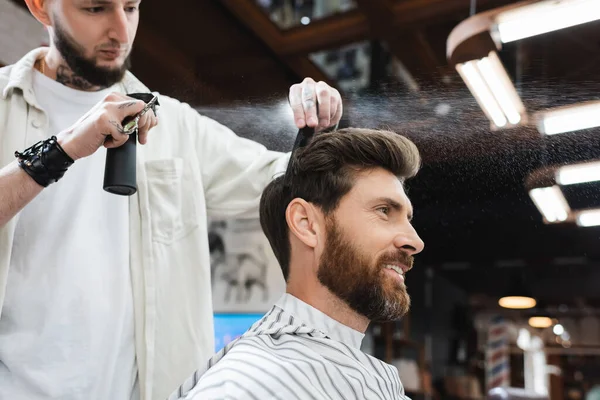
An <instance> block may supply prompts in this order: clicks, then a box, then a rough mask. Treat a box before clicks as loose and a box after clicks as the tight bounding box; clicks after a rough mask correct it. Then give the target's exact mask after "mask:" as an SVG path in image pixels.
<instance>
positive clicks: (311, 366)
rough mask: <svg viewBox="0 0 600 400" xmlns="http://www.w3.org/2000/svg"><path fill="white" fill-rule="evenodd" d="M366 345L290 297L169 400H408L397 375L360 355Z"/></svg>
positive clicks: (357, 334) (359, 337) (359, 336)
mask: <svg viewBox="0 0 600 400" xmlns="http://www.w3.org/2000/svg"><path fill="white" fill-rule="evenodd" d="M363 337H364V335H363V334H362V333H360V332H358V331H355V330H353V329H352V328H350V327H348V326H346V325H343V324H341V323H339V322H338V321H336V320H334V319H333V318H331V317H329V316H327V315H326V314H324V313H322V312H321V311H319V310H317V309H316V308H314V307H312V306H310V305H309V304H306V303H305V302H303V301H301V300H299V299H298V298H296V297H294V296H292V295H290V294H287V293H286V294H284V295H283V296H282V297H281V299H280V300H279V301H278V302H277V303H276V304H275V306H274V307H273V308H272V309H271V311H269V312H268V313H267V314H266V315H265V316H264V317H263V318H262V319H261V320H260V321H258V322H257V323H255V324H254V325H253V326H252V327H251V328H250V329H249V330H248V331H247V332H246V333H245V334H244V335H243V336H242V337H241V338H239V339H237V340H235V341H234V342H232V343H230V344H229V345H227V346H226V347H225V348H224V349H223V350H222V351H220V352H219V353H217V354H216V355H215V356H214V357H213V358H212V359H211V360H210V361H209V362H208V365H207V366H206V368H204V369H203V370H200V371H197V372H196V373H195V374H193V375H192V376H191V377H190V379H188V380H187V381H186V382H185V383H184V384H183V385H182V386H181V387H180V388H179V389H178V390H177V391H175V392H174V393H173V394H172V395H171V397H170V398H169V400H176V399H185V400H217V399H230V400H237V399H240V400H241V399H261V400H262V399H265V400H267V399H268V400H276V399H280V400H292V399H295V400H309V399H329V400H384V399H385V400H393V399H397V400H408V397H406V396H405V394H404V388H403V387H402V384H401V383H400V378H399V374H398V370H397V369H396V367H394V366H392V365H389V364H386V363H384V362H383V361H381V360H379V359H376V358H374V357H371V356H370V355H368V354H365V353H363V352H362V351H360V345H361V341H362V339H363Z"/></svg>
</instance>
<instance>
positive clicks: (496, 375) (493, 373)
mask: <svg viewBox="0 0 600 400" xmlns="http://www.w3.org/2000/svg"><path fill="white" fill-rule="evenodd" d="M509 357H510V349H509V337H508V323H507V322H506V320H505V319H504V318H503V317H502V316H496V317H493V318H492V319H491V321H490V325H489V328H488V335H487V348H486V354H485V358H486V359H485V361H486V362H485V365H486V388H487V389H488V390H489V389H492V388H495V387H503V386H510V359H509Z"/></svg>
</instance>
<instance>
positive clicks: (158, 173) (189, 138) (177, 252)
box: [0, 48, 289, 400]
mask: <svg viewBox="0 0 600 400" xmlns="http://www.w3.org/2000/svg"><path fill="white" fill-rule="evenodd" d="M46 51H47V48H40V49H35V50H32V51H31V52H30V53H29V54H27V55H26V56H25V57H23V58H22V59H21V60H20V61H19V62H17V63H16V64H15V65H12V66H8V67H4V68H0V168H2V167H4V166H5V165H7V164H9V163H11V162H13V161H14V159H15V157H14V152H15V150H19V151H21V150H23V149H25V148H27V147H29V146H30V145H32V144H33V143H35V142H36V141H37V140H34V138H36V137H48V136H50V135H51V132H50V131H49V124H48V117H49V116H48V114H47V113H46V111H45V110H44V108H43V107H42V106H41V105H40V104H39V101H38V99H37V96H36V93H35V92H34V89H33V65H34V63H35V60H36V59H37V58H40V57H42V55H43V54H44V53H45V52H46ZM117 87H118V92H119V93H133V92H149V91H150V90H149V89H148V88H147V87H146V86H144V85H143V84H142V83H141V82H140V81H139V80H138V79H137V78H135V76H133V74H131V73H127V74H126V76H125V78H124V79H123V81H122V82H120V84H118V85H117ZM157 94H158V93H157ZM158 95H159V102H160V108H159V110H158V115H159V120H160V123H159V124H158V126H157V127H155V128H154V129H152V131H151V132H150V136H149V138H148V144H146V145H144V146H140V145H138V147H137V185H138V191H137V193H136V194H134V195H133V196H130V197H129V199H128V202H129V249H130V258H129V267H130V271H131V286H132V290H133V306H134V321H135V328H134V332H135V350H136V360H137V366H138V377H139V385H140V396H141V399H142V400H164V399H165V398H166V397H167V396H169V394H170V393H172V392H173V390H174V389H175V388H177V387H178V386H179V385H180V384H181V382H182V381H183V380H184V379H185V378H186V377H188V376H189V375H190V374H191V373H192V372H193V371H194V370H196V369H197V368H198V365H202V364H203V363H204V362H205V361H206V360H207V359H209V358H210V357H211V355H213V354H214V329H213V310H212V291H211V286H210V255H209V254H210V253H209V248H208V232H207V231H208V223H207V218H208V216H210V217H214V218H216V219H220V218H239V217H244V218H257V217H258V205H259V202H260V196H261V194H262V190H263V188H264V187H265V186H266V185H267V183H268V182H269V181H270V180H271V179H273V177H275V176H277V175H278V174H280V173H283V172H284V171H285V168H286V166H287V163H288V160H289V153H288V154H282V153H278V152H273V151H269V150H267V149H266V148H265V147H264V146H262V145H261V144H259V143H256V142H253V141H251V140H247V139H244V138H241V137H239V136H237V135H235V134H234V133H233V132H232V131H231V130H230V129H228V128H227V127H225V126H223V125H221V124H219V123H218V122H216V121H214V120H212V119H210V118H207V117H204V116H202V115H199V114H198V112H197V111H196V110H194V109H193V108H191V107H190V106H189V105H187V104H185V103H181V102H179V101H177V100H175V99H173V98H170V97H168V96H164V95H160V94H158ZM282 96H283V97H285V94H282ZM68 173H70V171H68V172H67V174H68ZM63 179H65V178H63ZM59 183H60V182H59ZM44 190H46V189H44ZM19 218H20V215H17V216H16V217H15V218H12V219H11V220H10V221H8V223H6V224H5V225H4V226H0V320H2V319H3V318H4V317H3V312H4V311H3V310H2V306H3V302H4V300H5V296H6V290H7V278H8V273H9V271H10V269H11V268H10V259H11V258H12V256H11V253H12V249H13V243H14V239H15V232H16V226H17V221H18V220H19ZM58 234H60V232H59V233H58ZM93 234H94V232H90V235H93Z"/></svg>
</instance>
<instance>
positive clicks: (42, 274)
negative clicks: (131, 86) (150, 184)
mask: <svg viewBox="0 0 600 400" xmlns="http://www.w3.org/2000/svg"><path fill="white" fill-rule="evenodd" d="M33 89H34V91H35V95H36V98H37V100H38V102H39V104H40V105H41V106H42V107H43V109H44V110H45V111H46V113H47V115H48V117H49V127H48V128H49V129H48V130H47V132H49V133H50V134H56V133H58V132H60V131H62V130H64V129H67V128H68V127H70V126H71V125H72V124H73V123H74V122H76V121H77V120H78V119H79V118H80V117H81V116H82V115H83V114H85V113H86V112H87V111H88V110H89V109H90V108H92V106H94V104H96V103H98V102H99V101H100V100H102V98H103V97H104V96H105V95H106V94H108V93H109V92H110V91H111V89H107V90H103V91H100V92H82V91H78V90H74V89H71V88H69V87H67V86H64V85H62V84H60V83H58V82H56V81H54V80H52V79H50V78H47V77H46V76H44V75H42V74H41V73H39V72H37V71H36V72H35V73H34V76H33ZM28 139H29V138H28ZM39 139H44V138H41V137H40V138H39ZM39 139H36V141H37V140H39ZM105 158H106V149H104V148H103V147H102V148H100V150H99V151H97V152H96V153H95V154H94V155H92V156H90V157H88V158H84V159H81V160H78V161H76V162H75V164H74V165H72V166H71V168H70V169H69V170H68V171H67V173H66V174H65V176H64V177H63V178H62V179H61V180H60V181H59V182H58V183H55V184H52V185H50V186H49V187H47V188H45V189H44V190H43V191H42V192H41V194H40V195H39V196H37V197H36V198H35V199H34V200H33V201H32V202H31V203H30V204H29V205H27V206H26V207H25V209H24V210H23V211H22V212H21V214H20V217H19V220H18V223H17V229H16V232H15V240H14V245H13V250H12V256H11V259H10V269H9V273H8V280H7V288H6V297H5V301H4V307H3V309H2V318H1V319H0V399H29V400H37V399H40V400H41V399H61V400H76V399H77V400H79V399H86V400H94V399H97V400H105V399H111V400H129V399H131V398H139V395H138V394H137V387H136V386H137V385H136V379H137V367H136V360H135V345H134V328H133V326H134V319H133V297H132V296H133V294H132V289H131V277H130V270H129V214H128V212H129V210H128V207H129V203H128V198H127V197H122V196H117V195H112V194H109V193H107V192H105V191H104V190H103V189H102V182H103V177H104V165H105Z"/></svg>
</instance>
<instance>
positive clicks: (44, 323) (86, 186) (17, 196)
mask: <svg viewBox="0 0 600 400" xmlns="http://www.w3.org/2000/svg"><path fill="white" fill-rule="evenodd" d="M26 2H27V6H28V7H29V10H30V11H31V13H32V14H33V16H34V17H35V18H36V19H37V20H38V21H39V22H40V23H42V24H43V25H45V26H46V27H47V28H48V31H49V33H50V37H51V44H50V47H49V48H40V49H36V50H33V51H31V52H30V53H29V54H27V55H26V56H25V57H23V58H22V59H21V60H20V61H18V62H17V63H16V64H14V65H11V66H8V67H5V68H2V69H0V398H1V399H22V398H23V399H25V398H26V399H30V400H36V399H64V400H75V399H86V400H88V399H98V400H100V399H102V400H104V399H111V400H130V399H134V400H138V399H140V400H151V399H163V398H166V397H167V396H168V395H169V394H170V392H171V391H172V390H173V388H175V387H177V385H179V383H181V381H183V380H184V379H185V378H186V377H187V376H188V375H189V374H190V373H191V372H193V371H194V370H195V368H196V367H197V366H198V365H200V364H202V363H203V362H204V361H205V360H206V359H208V358H209V357H210V356H211V355H212V353H213V348H214V347H213V340H214V339H213V321H212V303H211V288H210V268H209V251H208V240H207V228H206V225H207V224H206V222H207V215H210V216H214V217H216V218H227V217H239V216H244V217H257V216H258V205H259V200H260V195H261V192H262V189H263V188H264V187H265V186H266V185H267V183H268V182H269V181H270V179H271V178H272V177H273V176H274V175H276V174H277V173H278V172H282V171H283V170H284V169H285V167H286V165H287V161H288V157H289V155H286V154H282V153H277V152H272V151H268V150H267V149H266V148H265V147H263V146H261V145H260V144H258V143H255V142H253V141H250V140H247V139H243V138H240V137H238V136H236V135H235V134H234V133H233V132H232V131H231V130H229V129H228V128H226V127H224V126H222V125H220V124H219V123H217V122H215V121H213V120H211V119H209V118H207V117H204V116H201V115H199V114H198V113H197V112H196V111H195V110H193V109H192V108H191V107H190V106H189V105H187V104H184V103H181V102H179V101H177V100H175V99H172V98H168V97H166V96H160V98H159V102H160V112H159V114H160V124H159V121H158V118H157V116H156V115H154V113H153V112H152V111H150V112H147V113H145V114H144V116H143V117H142V118H141V119H140V121H139V143H140V144H141V145H142V146H138V152H137V162H138V164H137V186H138V191H137V193H136V194H135V195H133V196H131V197H124V196H116V195H112V194H109V193H107V192H104V191H103V189H102V181H103V173H104V163H105V158H106V150H107V148H113V147H118V146H121V145H123V143H125V142H126V141H127V139H128V136H127V135H126V134H124V133H123V127H122V126H121V122H122V121H123V119H124V118H126V117H127V116H132V115H135V114H137V113H139V112H140V111H141V110H142V109H143V107H144V103H143V102H141V101H138V100H135V99H133V98H130V97H127V96H126V93H134V92H136V93H139V92H146V93H148V92H149V91H150V90H149V89H148V88H147V87H146V86H144V85H143V84H142V83H141V82H140V81H139V80H137V79H136V78H135V77H134V76H133V75H132V74H131V73H130V72H128V71H127V69H128V60H129V54H130V52H131V47H132V45H133V39H134V37H135V33H136V30H137V26H138V21H139V5H140V1H139V0H137V1H125V0H103V1H99V0H26ZM289 100H290V104H291V107H292V109H293V112H294V120H295V122H296V125H297V126H298V127H304V126H306V125H308V126H311V127H316V128H317V130H321V129H322V128H324V127H329V126H331V125H335V124H337V123H338V122H339V120H340V118H341V115H342V103H341V98H340V95H339V93H338V92H337V91H336V90H335V89H333V88H331V87H329V86H328V85H326V84H325V83H322V82H318V83H317V82H315V81H313V80H312V79H309V78H307V79H305V80H304V81H303V82H302V83H301V84H296V85H293V86H292V87H291V89H290V94H289ZM317 103H318V104H319V112H318V114H317V110H316V104H317ZM36 143H39V144H40V145H39V146H34V147H32V146H33V145H34V144H36ZM28 149H29V150H28ZM15 152H17V153H16V155H17V157H15Z"/></svg>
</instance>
